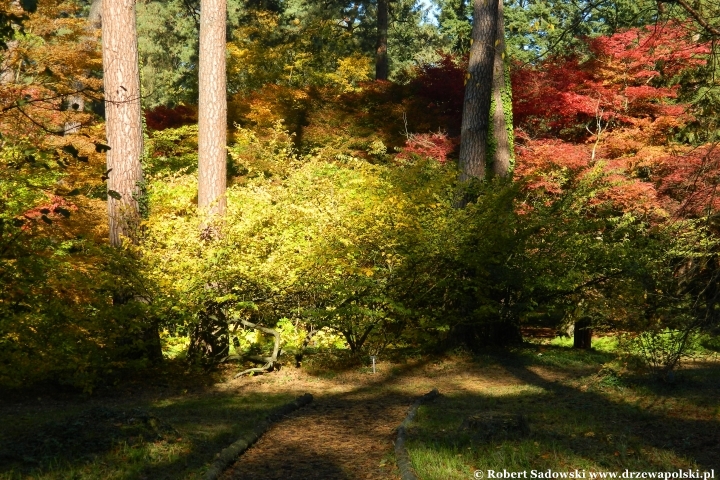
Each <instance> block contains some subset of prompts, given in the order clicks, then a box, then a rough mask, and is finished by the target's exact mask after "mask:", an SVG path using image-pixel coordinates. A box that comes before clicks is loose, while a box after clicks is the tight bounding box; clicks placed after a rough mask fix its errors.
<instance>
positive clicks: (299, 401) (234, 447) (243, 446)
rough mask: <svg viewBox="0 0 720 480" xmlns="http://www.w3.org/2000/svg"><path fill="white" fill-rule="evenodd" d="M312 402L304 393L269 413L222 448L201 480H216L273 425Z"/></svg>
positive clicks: (309, 395) (311, 397)
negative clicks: (252, 427) (248, 430)
mask: <svg viewBox="0 0 720 480" xmlns="http://www.w3.org/2000/svg"><path fill="white" fill-rule="evenodd" d="M312 401H313V396H312V395H311V394H309V393H305V394H303V395H300V396H299V397H298V398H296V399H295V400H293V401H292V402H289V403H286V404H285V405H283V406H281V407H279V408H278V409H276V410H275V411H273V412H271V413H270V414H269V415H268V416H267V417H265V420H263V421H262V422H260V423H259V424H258V425H257V426H256V427H255V428H254V429H252V430H251V431H250V432H248V433H246V434H245V435H243V436H242V437H240V438H239V439H238V440H236V441H235V442H234V443H232V444H231V445H230V446H229V447H227V448H224V449H223V450H222V451H221V452H220V454H219V455H218V457H217V459H216V460H215V461H214V462H213V463H212V465H211V466H210V468H209V469H208V471H207V472H205V475H204V476H203V480H216V479H217V478H218V477H219V476H220V475H221V474H222V473H223V472H224V471H225V469H226V468H227V467H228V466H229V465H230V464H231V463H233V462H235V461H236V460H237V459H238V457H239V456H240V455H242V454H243V453H244V452H245V451H246V450H247V449H248V448H250V447H251V446H252V444H253V443H255V442H257V441H258V439H259V438H260V437H261V436H262V435H263V434H264V433H265V432H267V431H268V429H269V428H270V426H271V425H272V424H273V423H275V422H277V421H278V420H280V419H281V418H282V417H284V416H286V415H288V414H289V413H292V412H294V411H295V410H298V409H300V408H302V407H304V406H305V405H307V404H309V403H310V402H312Z"/></svg>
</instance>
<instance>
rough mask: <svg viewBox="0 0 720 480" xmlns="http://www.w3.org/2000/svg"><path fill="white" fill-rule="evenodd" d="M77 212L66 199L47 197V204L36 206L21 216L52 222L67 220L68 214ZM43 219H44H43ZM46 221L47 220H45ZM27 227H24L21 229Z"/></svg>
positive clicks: (56, 196)
mask: <svg viewBox="0 0 720 480" xmlns="http://www.w3.org/2000/svg"><path fill="white" fill-rule="evenodd" d="M74 211H77V206H76V205H75V204H73V203H71V202H69V201H68V200H67V199H65V198H63V197H60V196H58V195H48V202H47V203H44V204H41V205H38V206H37V207H35V208H32V209H30V210H28V211H26V212H25V213H24V214H23V216H24V217H25V218H27V219H30V220H41V219H42V220H45V221H54V220H57V219H62V218H67V217H68V216H69V215H70V212H74ZM43 217H45V218H43ZM46 219H47V220H46ZM28 228H29V227H28V226H27V225H25V226H24V227H23V229H25V230H27V229H28Z"/></svg>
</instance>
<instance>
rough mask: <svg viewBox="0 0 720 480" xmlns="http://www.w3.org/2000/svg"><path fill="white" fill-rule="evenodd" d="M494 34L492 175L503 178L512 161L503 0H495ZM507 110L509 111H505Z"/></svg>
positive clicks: (510, 111)
mask: <svg viewBox="0 0 720 480" xmlns="http://www.w3.org/2000/svg"><path fill="white" fill-rule="evenodd" d="M497 3H498V6H497V9H498V10H497V16H496V19H497V20H496V32H495V60H494V62H493V82H492V89H493V93H492V98H493V103H494V104H495V110H494V111H493V113H492V116H493V120H492V124H493V138H494V139H495V151H494V152H493V159H492V169H493V174H494V175H496V176H499V177H505V176H507V175H508V173H509V172H510V164H511V160H512V150H511V149H512V147H511V143H510V138H509V133H508V124H510V125H509V126H510V127H512V107H511V106H510V105H509V104H508V103H509V102H506V101H504V100H505V98H507V97H508V93H509V92H508V90H509V88H510V86H509V85H508V84H507V82H506V80H507V78H506V76H505V18H504V17H503V0H497ZM506 110H509V111H506Z"/></svg>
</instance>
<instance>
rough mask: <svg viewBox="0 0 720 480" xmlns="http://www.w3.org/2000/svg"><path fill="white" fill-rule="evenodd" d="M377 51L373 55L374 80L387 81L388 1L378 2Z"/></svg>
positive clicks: (381, 0)
mask: <svg viewBox="0 0 720 480" xmlns="http://www.w3.org/2000/svg"><path fill="white" fill-rule="evenodd" d="M377 35H378V38H377V50H376V53H375V80H387V79H388V54H387V41H388V0H378V7H377Z"/></svg>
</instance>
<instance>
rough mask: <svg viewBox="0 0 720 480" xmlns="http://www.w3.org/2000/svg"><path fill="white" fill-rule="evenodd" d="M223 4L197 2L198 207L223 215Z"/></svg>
mask: <svg viewBox="0 0 720 480" xmlns="http://www.w3.org/2000/svg"><path fill="white" fill-rule="evenodd" d="M226 18H227V3H226V0H201V2H200V62H199V74H200V77H199V88H200V98H199V103H198V206H199V207H200V208H201V209H205V210H206V211H207V213H208V214H210V215H217V216H222V215H224V214H225V206H226V202H227V201H226V199H225V189H226V184H227V150H226V144H227V92H226V81H227V80H226V68H225V42H226V40H225V28H226V27H225V25H226Z"/></svg>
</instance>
